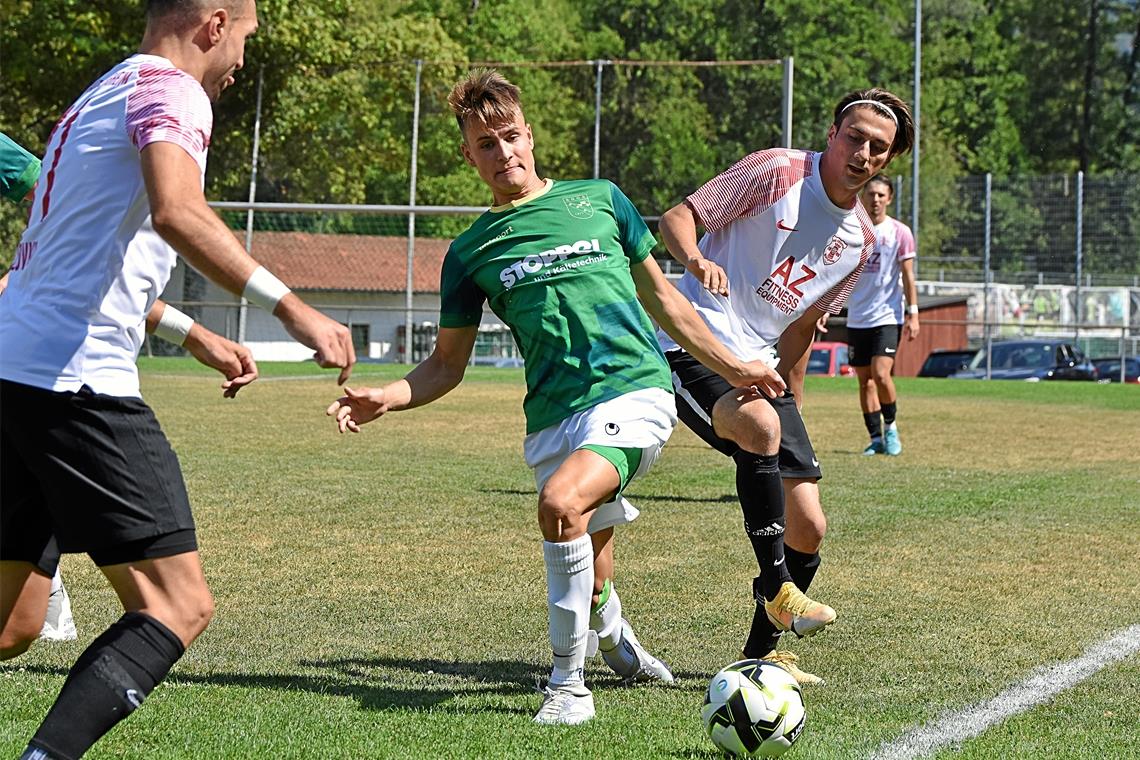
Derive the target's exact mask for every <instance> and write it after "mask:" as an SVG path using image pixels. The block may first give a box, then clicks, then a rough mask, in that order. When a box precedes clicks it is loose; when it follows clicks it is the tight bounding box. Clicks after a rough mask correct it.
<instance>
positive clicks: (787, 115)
mask: <svg viewBox="0 0 1140 760" xmlns="http://www.w3.org/2000/svg"><path fill="white" fill-rule="evenodd" d="M795 72H796V62H795V58H793V57H792V56H790V55H789V56H788V57H787V58H785V59H784V147H785V148H790V147H792V101H793V93H794V90H793V88H794V81H795Z"/></svg>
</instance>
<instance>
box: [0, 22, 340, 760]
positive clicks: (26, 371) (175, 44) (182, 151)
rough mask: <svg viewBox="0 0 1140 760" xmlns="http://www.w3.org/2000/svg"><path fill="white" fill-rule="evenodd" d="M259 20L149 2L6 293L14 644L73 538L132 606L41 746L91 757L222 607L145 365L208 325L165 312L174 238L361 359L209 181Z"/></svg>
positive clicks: (303, 329) (8, 625)
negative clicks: (147, 353)
mask: <svg viewBox="0 0 1140 760" xmlns="http://www.w3.org/2000/svg"><path fill="white" fill-rule="evenodd" d="M256 27H257V13H256V8H255V4H254V2H253V0H232V1H228V2H227V1H223V2H217V0H215V4H207V3H206V2H204V1H201V0H150V1H149V2H148V3H147V26H146V32H145V36H144V38H143V41H142V44H141V47H140V53H139V54H137V55H134V56H131V57H130V58H128V59H126V60H125V61H123V62H122V63H120V64H119V65H117V66H115V67H114V68H113V69H111V70H110V71H109V72H108V73H107V74H105V75H104V76H103V77H102V78H100V79H99V80H98V81H97V82H95V83H94V84H93V85H91V87H89V88H88V89H87V90H86V91H85V92H84V93H83V95H81V96H80V98H79V100H77V101H76V102H75V103H74V104H73V105H72V106H71V107H70V108H69V109H68V110H67V112H66V113H65V114H64V115H63V118H62V119H61V121H60V122H59V124H57V125H56V128H55V129H54V130H53V132H52V136H51V138H50V139H49V141H48V146H47V152H46V155H47V156H49V157H50V159H49V161H48V162H47V165H46V166H45V170H44V172H43V177H42V179H41V181H40V182H39V183H38V185H37V186H36V192H35V196H34V198H33V202H32V213H31V218H30V220H29V224H28V228H27V230H26V232H25V233H24V236H23V238H22V239H21V241H20V245H19V247H18V249H17V251H16V256H15V258H14V261H13V267H12V268H13V273H12V277H11V281H10V284H9V286H8V289H7V291H5V293H4V295H3V297H2V298H0V344H2V345H3V346H4V350H3V352H2V353H0V390H2V394H0V436H2V441H0V443H2V446H0V467H2V477H0V483H2V486H0V487H2V489H3V491H2V495H0V527H2V528H3V531H2V533H0V599H2V600H3V601H2V605H0V612H2V620H0V642H3V644H4V650H3V651H2V652H0V655H2V656H12V655H15V654H19V652H20V651H23V648H24V647H26V646H27V633H28V631H27V628H25V627H23V626H24V624H25V623H26V622H27V621H28V620H29V617H30V616H29V614H28V610H38V614H39V620H37V621H36V623H37V625H38V624H39V623H42V620H43V611H44V610H45V609H46V605H47V596H48V591H49V588H50V579H51V575H52V572H53V571H54V570H55V568H56V567H57V566H58V563H59V556H60V553H61V552H83V553H87V554H89V555H90V556H91V558H92V560H93V561H94V562H95V563H96V565H98V566H99V568H100V569H101V570H102V572H103V574H104V575H105V576H106V577H107V579H108V580H109V581H110V583H111V585H112V587H113V588H114V589H115V592H116V594H117V595H118V597H119V600H120V602H121V603H122V605H123V608H124V612H125V614H124V615H123V617H122V618H120V619H119V620H118V621H117V622H116V623H115V624H113V625H112V626H111V627H110V628H108V629H107V630H106V631H105V632H104V633H103V634H102V635H100V636H99V637H98V638H96V639H95V641H94V642H93V643H92V644H91V645H90V646H89V647H88V648H87V649H86V651H84V653H83V654H82V655H81V656H80V657H79V659H78V660H77V661H76V663H75V665H74V666H73V667H72V668H71V671H70V673H69V674H68V677H67V680H66V682H65V683H64V685H63V688H62V690H61V691H60V694H59V697H58V698H57V699H56V702H55V704H54V705H53V706H52V708H51V710H50V711H49V713H48V715H47V717H46V718H45V719H44V721H43V723H42V724H41V725H40V727H39V729H38V730H37V731H36V734H35V735H34V736H33V737H32V739H31V742H30V743H29V745H28V748H27V750H26V751H25V753H24V755H23V757H24V758H29V759H39V758H52V757H58V758H78V757H80V756H81V755H83V753H84V752H86V751H87V749H88V748H89V747H90V746H91V745H92V744H94V743H95V742H96V741H97V740H98V739H99V737H100V736H102V735H103V734H104V733H106V732H107V731H108V730H110V728H111V727H112V726H114V725H115V724H116V723H117V722H118V721H119V720H121V719H122V718H124V717H126V716H127V715H128V714H130V713H131V712H132V711H133V710H134V709H135V708H136V707H138V705H139V704H140V703H141V702H142V701H143V699H144V698H145V697H146V696H147V694H148V693H149V692H150V691H151V690H152V689H153V688H154V687H155V685H156V684H157V683H158V682H159V681H161V680H162V679H163V678H164V677H165V676H166V673H167V672H168V671H169V670H170V668H171V666H172V665H173V664H174V663H175V661H177V660H178V658H179V657H181V655H182V653H183V652H184V651H185V648H186V647H187V646H188V645H189V644H190V643H191V642H192V641H193V640H194V639H195V638H196V637H197V636H198V635H199V634H200V633H201V632H202V630H204V629H205V627H206V625H207V623H208V622H209V620H210V617H211V616H212V614H213V600H212V598H211V596H210V592H209V589H208V587H207V585H206V581H205V578H204V576H203V574H202V567H201V564H200V562H199V559H198V552H197V539H196V537H195V532H194V522H193V518H192V516H191V513H190V506H189V501H188V499H187V496H186V489H185V484H184V483H183V480H182V475H181V471H180V469H179V466H178V460H177V458H176V457H175V455H174V452H173V451H172V450H171V448H170V444H169V442H167V440H166V437H165V436H164V435H163V433H162V430H161V428H160V427H159V425H158V422H157V420H156V419H155V417H154V414H153V413H152V412H151V410H150V408H149V407H147V405H146V404H145V403H143V401H142V399H141V398H140V397H139V384H138V371H137V368H136V366H135V358H136V356H137V353H138V349H139V346H140V345H141V342H142V334H143V331H144V329H152V330H154V332H156V333H158V334H163V335H168V336H171V335H172V336H174V337H175V339H176V340H184V341H190V342H192V341H193V340H194V335H195V334H196V333H200V326H195V325H193V324H192V323H190V322H189V320H186V319H185V318H182V319H179V318H177V313H176V312H175V311H174V310H172V309H168V308H164V309H162V311H161V313H158V310H157V309H156V308H155V305H156V303H157V296H158V294H159V293H160V292H161V291H162V289H163V287H164V286H165V284H166V282H167V280H168V279H169V275H170V269H171V267H172V266H173V263H174V255H175V253H174V250H172V248H171V246H173V247H174V249H177V251H178V253H180V254H181V255H182V256H183V257H184V258H185V259H186V260H187V261H188V262H189V263H191V264H193V265H194V266H195V267H196V268H197V269H199V270H200V271H202V272H203V273H204V274H206V275H207V276H208V277H210V278H211V279H213V280H214V281H215V282H218V283H219V284H220V285H222V286H224V287H226V288H228V289H229V290H231V291H234V292H237V293H242V292H244V294H245V295H246V296H247V297H248V298H250V300H252V301H254V302H255V303H258V304H260V305H263V306H265V307H266V308H269V309H271V310H272V311H273V313H274V314H275V315H276V316H277V317H278V318H279V319H280V320H281V321H282V323H283V324H284V325H285V327H286V329H287V330H288V331H289V332H290V334H292V335H293V336H294V337H295V338H297V339H298V340H299V341H300V342H302V343H304V344H305V345H307V346H309V347H311V348H313V349H314V350H315V352H316V357H317V360H318V362H319V363H321V364H322V365H323V366H336V367H341V368H343V371H342V373H341V374H342V380H343V379H345V378H347V376H348V372H349V369H350V368H351V366H352V364H353V362H354V358H355V357H354V355H353V352H352V343H351V338H350V335H349V333H348V330H347V328H345V327H343V326H342V325H339V324H337V323H336V322H334V321H332V320H330V319H328V318H327V317H325V316H324V315H322V314H320V313H318V312H316V311H315V310H313V309H312V308H311V307H309V306H306V305H305V304H304V303H302V302H301V300H300V299H299V298H297V296H296V295H294V294H292V293H291V292H289V291H288V289H287V288H285V287H284V286H283V285H282V284H281V283H280V281H279V280H277V279H276V278H274V277H273V276H272V275H270V274H269V273H268V272H266V271H265V270H264V269H262V268H260V267H258V265H257V262H255V261H254V260H253V259H251V258H250V257H249V256H248V255H247V254H246V253H245V251H244V250H243V249H242V247H241V245H240V244H239V243H238V242H237V239H236V238H235V237H234V235H233V233H232V232H230V230H229V229H227V228H226V226H225V224H224V223H222V222H221V220H220V219H219V218H218V217H217V215H216V214H214V213H213V211H211V210H210V208H209V207H208V206H207V205H206V201H205V197H204V195H203V192H202V186H203V179H204V176H205V168H206V152H207V146H208V144H209V140H210V133H211V128H212V120H213V115H212V112H211V106H210V101H211V100H213V99H216V98H217V97H218V95H219V94H220V93H221V92H222V90H223V89H225V88H226V87H227V86H228V85H229V84H231V83H232V82H233V73H234V72H235V71H236V70H237V69H239V68H241V65H242V60H243V55H244V50H245V40H246V38H247V37H248V35H250V34H251V33H253V31H254V30H255V29H256ZM164 240H165V242H164ZM168 243H169V245H168ZM215 345H216V346H220V348H221V349H222V350H223V352H224V353H225V354H227V355H226V356H220V357H210V361H208V362H207V363H210V364H211V366H221V367H225V369H224V372H225V374H226V376H227V378H228V380H227V382H228V384H229V387H228V389H227V390H229V391H231V392H236V390H237V388H239V387H240V386H241V385H242V384H244V383H246V382H249V380H251V379H252V377H251V375H253V374H255V372H254V366H253V364H252V362H251V360H250V359H249V354H248V352H246V351H244V349H240V347H236V346H235V344H232V343H230V342H229V341H225V342H222V343H216V344H215ZM215 360H216V363H214V362H215ZM31 617H33V618H34V615H33V616H31ZM33 630H34V629H33Z"/></svg>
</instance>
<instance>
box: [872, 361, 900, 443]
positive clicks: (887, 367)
mask: <svg viewBox="0 0 1140 760" xmlns="http://www.w3.org/2000/svg"><path fill="white" fill-rule="evenodd" d="M894 366H895V360H894V357H892V356H872V357H871V376H872V379H873V382H874V384H875V389H876V394H877V398H876V399H875V401H876V403H877V405H878V406H879V408H880V409H882V413H883V448H884V449H885V451H886V453H887V454H890V455H891V456H898V455H899V454H901V453H902V441H900V440H899V431H898V426H897V425H896V424H895V415H896V414H897V413H898V407H897V403H898V396H897V394H896V392H895V381H894V379H893V378H892V377H891V370H892V369H893V368H894Z"/></svg>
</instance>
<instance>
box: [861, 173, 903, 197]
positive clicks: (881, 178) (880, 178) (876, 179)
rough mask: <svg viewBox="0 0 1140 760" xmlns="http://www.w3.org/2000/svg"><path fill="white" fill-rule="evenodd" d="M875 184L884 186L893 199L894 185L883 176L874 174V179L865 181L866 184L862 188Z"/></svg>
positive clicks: (888, 178)
mask: <svg viewBox="0 0 1140 760" xmlns="http://www.w3.org/2000/svg"><path fill="white" fill-rule="evenodd" d="M875 182H878V183H880V184H882V185H886V186H887V190H889V191H890V193H891V197H892V198H893V197H894V196H895V185H894V183H893V182H892V181H891V178H890V177H888V176H887V175H885V174H881V173H880V174H876V175H875V176H874V177H871V179H869V180H867V184H866V185H863V187H870V186H871V185H872V184H873V183H875Z"/></svg>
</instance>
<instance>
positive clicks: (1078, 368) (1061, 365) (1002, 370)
mask: <svg viewBox="0 0 1140 760" xmlns="http://www.w3.org/2000/svg"><path fill="white" fill-rule="evenodd" d="M991 349H992V352H993V356H992V359H991V360H990V377H991V378H993V379H994V380H1029V381H1031V382H1032V381H1037V380H1096V367H1094V366H1093V363H1092V362H1091V361H1089V360H1088V359H1087V358H1086V357H1085V355H1084V354H1083V353H1081V350H1080V349H1079V348H1077V347H1076V346H1074V345H1072V344H1071V343H1065V342H1063V341H1057V340H1042V339H1035V340H1006V341H1001V342H998V343H994V344H993V345H992V346H991ZM985 376H986V350H985V349H984V348H983V349H982V350H981V351H978V353H976V354H975V355H974V358H973V359H971V360H970V366H969V367H968V368H967V369H965V370H962V371H961V372H956V373H954V374H953V375H951V377H962V378H974V379H977V378H984V377H985Z"/></svg>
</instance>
